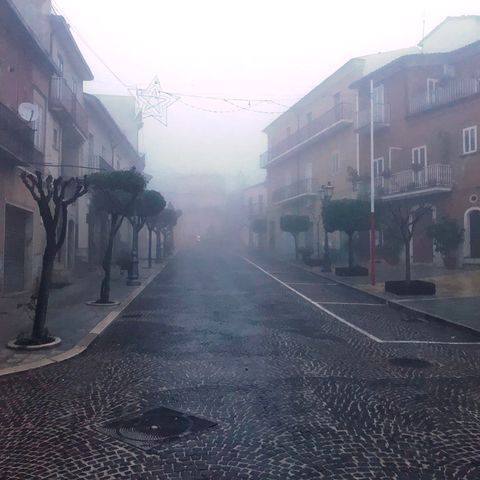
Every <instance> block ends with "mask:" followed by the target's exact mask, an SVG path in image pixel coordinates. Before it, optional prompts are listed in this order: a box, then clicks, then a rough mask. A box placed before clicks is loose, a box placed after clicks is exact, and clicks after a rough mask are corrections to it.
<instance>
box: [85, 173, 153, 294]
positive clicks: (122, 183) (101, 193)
mask: <svg viewBox="0 0 480 480" xmlns="http://www.w3.org/2000/svg"><path fill="white" fill-rule="evenodd" d="M89 181H90V184H91V186H92V189H93V199H92V200H93V205H94V207H95V208H96V209H97V210H100V211H104V212H106V213H107V214H108V217H109V225H108V241H107V247H106V250H105V254H104V257H103V261H102V268H103V270H104V278H103V280H102V284H101V287H100V298H99V299H98V300H97V302H98V303H110V277H111V267H112V255H113V244H114V240H115V236H116V235H117V233H118V231H119V230H120V227H121V226H122V223H123V220H124V218H125V217H126V216H128V215H129V214H130V213H131V211H132V207H133V205H134V203H135V200H136V198H137V197H138V195H140V194H141V193H142V192H143V190H144V189H145V186H146V182H145V178H144V177H143V175H142V174H141V173H139V172H137V171H136V170H134V169H132V170H116V171H113V172H101V173H94V174H92V175H90V177H89Z"/></svg>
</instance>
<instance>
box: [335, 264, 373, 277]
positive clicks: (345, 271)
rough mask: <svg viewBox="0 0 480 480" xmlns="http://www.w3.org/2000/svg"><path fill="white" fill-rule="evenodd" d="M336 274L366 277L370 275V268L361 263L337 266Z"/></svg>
mask: <svg viewBox="0 0 480 480" xmlns="http://www.w3.org/2000/svg"><path fill="white" fill-rule="evenodd" d="M335 275H338V276H339V277H366V276H368V268H365V267H361V266H360V265H354V266H353V267H352V268H350V267H337V268H336V269H335Z"/></svg>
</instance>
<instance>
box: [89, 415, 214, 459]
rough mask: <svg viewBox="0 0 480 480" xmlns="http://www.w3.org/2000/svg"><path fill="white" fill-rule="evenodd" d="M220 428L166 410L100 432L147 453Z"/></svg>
mask: <svg viewBox="0 0 480 480" xmlns="http://www.w3.org/2000/svg"><path fill="white" fill-rule="evenodd" d="M215 425H217V424H216V423H214V422H211V421H209V420H204V419H203V418H198V417H194V416H192V415H188V414H186V413H182V412H177V411H176V410H171V409H169V408H165V407H159V408H156V409H154V410H149V411H147V412H145V413H142V414H141V415H140V416H137V417H124V418H120V419H118V420H114V421H113V422H109V423H106V424H104V425H102V426H101V427H98V428H97V430H98V431H99V432H101V433H104V434H106V435H109V436H111V437H113V438H115V439H117V440H120V441H122V442H125V443H127V444H128V445H131V446H133V447H137V448H140V449H142V450H145V451H149V450H152V449H153V448H155V447H156V446H158V445H159V444H161V443H163V442H165V441H170V440H176V439H179V438H181V437H184V436H186V435H189V434H192V433H197V432H200V431H202V430H206V429H207V428H211V427H214V426H215Z"/></svg>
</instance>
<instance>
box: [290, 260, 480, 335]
mask: <svg viewBox="0 0 480 480" xmlns="http://www.w3.org/2000/svg"><path fill="white" fill-rule="evenodd" d="M285 263H287V264H288V265H291V266H292V267H297V268H299V269H300V270H304V271H306V272H309V273H311V274H313V275H316V276H317V277H321V278H326V279H328V280H332V281H333V282H335V283H338V284H339V285H343V286H344V287H348V288H351V289H352V290H356V291H357V292H362V293H364V294H366V295H370V296H371V297H373V298H376V299H378V300H382V301H383V302H385V304H386V305H389V306H391V307H393V308H395V309H397V310H403V311H405V312H409V313H414V314H416V315H418V316H421V317H422V318H423V319H425V320H427V321H431V322H437V323H442V324H447V325H451V326H452V327H455V328H458V329H459V330H463V331H465V332H468V333H473V334H475V335H480V330H477V329H476V328H473V327H469V326H467V325H463V324H461V323H457V322H454V321H453V320H450V319H448V318H445V317H441V316H440V315H434V314H433V313H429V312H425V311H423V310H420V309H418V308H415V307H412V306H408V305H405V304H403V303H400V302H398V301H395V300H393V299H391V298H388V297H386V296H385V295H381V294H378V293H373V292H369V291H367V290H364V289H363V288H361V287H357V286H356V285H352V284H351V283H347V282H345V281H342V280H338V279H337V278H332V277H330V276H328V275H325V274H322V273H321V272H315V271H313V270H311V269H310V268H308V267H304V266H302V265H297V264H295V263H292V262H285Z"/></svg>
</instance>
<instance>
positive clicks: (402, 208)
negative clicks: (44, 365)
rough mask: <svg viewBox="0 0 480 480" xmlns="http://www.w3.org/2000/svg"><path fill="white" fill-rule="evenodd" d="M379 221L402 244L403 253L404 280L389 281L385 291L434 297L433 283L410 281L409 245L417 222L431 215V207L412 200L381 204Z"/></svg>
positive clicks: (386, 283)
mask: <svg viewBox="0 0 480 480" xmlns="http://www.w3.org/2000/svg"><path fill="white" fill-rule="evenodd" d="M380 206H381V212H380V215H381V219H382V222H384V223H386V224H387V225H388V226H389V227H390V228H391V231H392V233H394V234H395V236H396V237H397V238H398V240H399V241H401V242H402V243H403V248H404V251H405V280H389V281H386V282H385V291H386V292H390V293H395V294H396V295H435V291H436V287H435V284H434V283H433V282H426V281H424V280H412V273H411V258H410V251H411V250H410V245H411V241H412V238H413V235H414V233H415V229H416V227H417V225H418V224H419V222H420V221H421V220H422V219H423V218H424V217H425V216H427V215H429V214H431V212H432V207H431V206H430V205H428V204H426V203H425V204H420V205H418V203H417V202H416V201H415V200H413V201H407V200H402V201H398V202H382V204H380Z"/></svg>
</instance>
